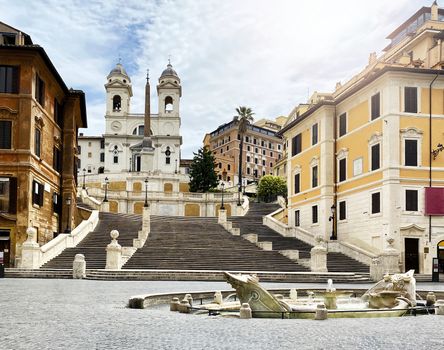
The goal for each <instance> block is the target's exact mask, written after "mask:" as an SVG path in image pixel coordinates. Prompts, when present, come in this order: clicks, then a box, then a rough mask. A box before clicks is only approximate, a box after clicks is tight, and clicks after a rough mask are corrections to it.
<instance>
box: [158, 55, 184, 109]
mask: <svg viewBox="0 0 444 350" xmlns="http://www.w3.org/2000/svg"><path fill="white" fill-rule="evenodd" d="M157 95H158V98H159V103H158V106H159V117H165V118H179V115H180V114H179V106H180V98H181V97H182V86H181V85H180V78H179V76H178V75H177V73H176V71H175V70H174V69H173V66H172V65H171V63H170V62H168V65H167V68H166V69H165V70H164V71H163V72H162V74H161V76H160V78H159V84H158V85H157Z"/></svg>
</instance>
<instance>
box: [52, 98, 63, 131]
mask: <svg viewBox="0 0 444 350" xmlns="http://www.w3.org/2000/svg"><path fill="white" fill-rule="evenodd" d="M54 121H55V122H56V123H57V125H59V126H60V125H62V121H63V112H62V105H61V104H60V103H59V101H57V99H56V98H54Z"/></svg>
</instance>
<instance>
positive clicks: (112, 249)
mask: <svg viewBox="0 0 444 350" xmlns="http://www.w3.org/2000/svg"><path fill="white" fill-rule="evenodd" d="M110 236H111V238H112V241H111V243H110V244H108V245H107V246H106V266H105V270H120V268H121V267H122V247H121V245H120V244H119V243H117V237H119V231H117V230H112V231H111V233H110Z"/></svg>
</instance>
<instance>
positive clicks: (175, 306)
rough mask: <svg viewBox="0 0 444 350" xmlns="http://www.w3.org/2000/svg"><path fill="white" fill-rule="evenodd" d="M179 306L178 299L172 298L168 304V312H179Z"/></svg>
mask: <svg viewBox="0 0 444 350" xmlns="http://www.w3.org/2000/svg"><path fill="white" fill-rule="evenodd" d="M179 304H180V302H179V298H177V297H174V298H173V299H172V300H171V303H170V311H179V310H178V307H179Z"/></svg>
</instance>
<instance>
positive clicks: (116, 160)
mask: <svg viewBox="0 0 444 350" xmlns="http://www.w3.org/2000/svg"><path fill="white" fill-rule="evenodd" d="M113 163H114V164H118V163H119V149H118V147H117V145H116V146H114V149H113Z"/></svg>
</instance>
